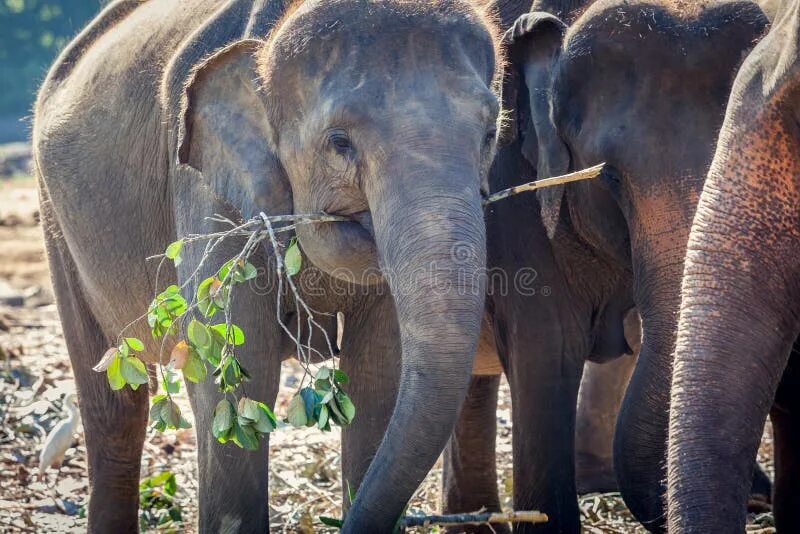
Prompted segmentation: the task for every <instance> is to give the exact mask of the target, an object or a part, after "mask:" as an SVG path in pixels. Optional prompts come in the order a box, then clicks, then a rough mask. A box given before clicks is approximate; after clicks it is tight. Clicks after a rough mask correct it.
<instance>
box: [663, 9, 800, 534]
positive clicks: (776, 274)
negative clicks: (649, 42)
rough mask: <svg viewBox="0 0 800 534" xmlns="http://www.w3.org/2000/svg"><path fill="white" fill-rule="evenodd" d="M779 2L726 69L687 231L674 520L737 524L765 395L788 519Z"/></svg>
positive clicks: (798, 93) (798, 67)
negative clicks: (742, 56)
mask: <svg viewBox="0 0 800 534" xmlns="http://www.w3.org/2000/svg"><path fill="white" fill-rule="evenodd" d="M784 7H785V11H784V15H783V16H781V18H780V20H779V21H778V22H776V23H775V25H774V26H773V27H772V29H771V30H770V32H769V34H768V35H767V36H766V37H765V38H764V39H763V40H762V41H761V42H760V43H759V44H758V45H757V46H756V47H755V49H754V50H753V51H752V53H750V55H749V56H748V57H747V59H746V60H745V62H744V63H743V65H742V67H741V69H740V70H739V73H738V75H737V77H736V81H735V83H734V85H733V89H732V92H731V96H730V100H729V103H728V108H727V112H726V115H725V121H724V123H723V126H722V130H721V133H720V137H719V142H718V144H717V148H716V153H715V155H714V159H713V162H712V164H711V169H710V171H709V173H708V178H707V180H706V182H705V187H704V189H703V192H702V194H701V196H700V200H699V204H698V207H697V213H696V214H695V217H694V222H693V224H692V229H691V234H690V237H689V244H688V249H687V254H686V261H685V266H684V276H683V285H682V289H681V304H680V316H679V322H678V333H677V341H676V349H675V362H674V370H673V375H672V377H673V388H672V396H671V405H670V423H669V455H668V506H669V524H670V529H671V531H672V530H673V529H674V531H675V532H735V531H741V530H742V529H743V528H744V525H745V518H746V503H747V490H748V488H749V479H750V476H751V474H752V472H753V465H754V461H755V456H756V451H757V450H758V446H759V443H760V441H761V433H762V428H763V424H764V419H765V417H766V416H767V413H768V412H769V410H770V407H772V406H773V400H774V401H775V412H773V417H772V420H773V432H774V435H775V440H776V442H775V447H774V451H775V465H776V478H775V497H774V501H773V502H774V512H775V520H776V527H777V529H778V531H779V532H796V531H797V530H798V528H799V526H800V525H798V521H797V509H796V503H797V500H796V481H797V475H796V471H795V469H796V467H794V466H795V465H796V463H794V462H796V460H791V458H792V454H796V453H797V447H796V439H797V438H796V436H797V434H796V428H797V426H796V425H797V419H796V418H797V409H796V401H793V403H792V404H786V405H784V404H783V397H785V395H782V390H785V393H786V394H788V397H789V398H790V399H791V398H796V392H797V378H796V376H797V373H796V370H795V371H792V369H796V365H795V364H793V363H791V364H789V367H788V368H787V362H789V361H792V362H793V361H795V360H796V353H797V351H796V347H795V350H794V351H792V343H793V342H795V339H796V338H797V336H798V333H800V321H799V320H798V317H800V307H798V303H800V284H798V281H800V264H798V251H800V220H799V219H798V211H797V207H798V205H800V131H798V119H797V118H798V116H799V115H798V114H799V113H800V62H798V59H797V58H798V37H800V26H799V24H800V2H797V1H793V2H787V3H786V5H785V6H784ZM790 352H791V353H792V356H791V359H790ZM782 376H783V378H782ZM782 380H783V381H786V382H787V383H786V384H785V385H784V384H783V383H781V381H782ZM779 383H781V387H780V388H779V387H778V385H779ZM776 391H777V392H778V394H777V397H776ZM793 405H794V407H793ZM700 470H702V471H700ZM699 472H701V473H702V476H700V477H698V473H699ZM792 488H793V489H794V491H792ZM787 490H788V491H787ZM786 493H788V495H786Z"/></svg>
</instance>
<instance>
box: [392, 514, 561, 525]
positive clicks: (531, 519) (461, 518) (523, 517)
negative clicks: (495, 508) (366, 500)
mask: <svg viewBox="0 0 800 534" xmlns="http://www.w3.org/2000/svg"><path fill="white" fill-rule="evenodd" d="M547 521H548V517H547V514H543V513H542V512H537V511H520V512H514V511H512V512H484V513H474V514H449V515H420V516H416V515H407V516H406V517H405V518H404V519H403V525H404V526H406V527H427V526H430V525H440V526H443V527H449V526H456V525H485V524H487V523H489V524H491V523H546V522H547Z"/></svg>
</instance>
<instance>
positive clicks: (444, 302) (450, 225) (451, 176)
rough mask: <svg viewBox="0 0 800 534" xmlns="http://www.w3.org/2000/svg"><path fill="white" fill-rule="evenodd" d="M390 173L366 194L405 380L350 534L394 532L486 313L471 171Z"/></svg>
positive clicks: (443, 433) (454, 401)
mask: <svg viewBox="0 0 800 534" xmlns="http://www.w3.org/2000/svg"><path fill="white" fill-rule="evenodd" d="M404 164H405V165H404ZM394 167H395V168H396V169H398V170H399V172H397V173H391V174H389V175H390V176H392V179H391V180H384V181H383V182H385V183H384V184H383V187H382V188H380V189H377V190H376V189H374V188H373V189H369V188H368V189H367V191H366V193H367V200H368V203H369V206H370V211H371V214H372V222H373V227H374V235H375V241H376V244H377V248H378V256H379V260H380V265H381V270H382V271H383V274H384V276H385V278H386V280H387V281H388V284H389V289H390V291H391V293H392V296H393V298H394V302H395V307H396V311H397V317H398V321H399V325H400V336H401V343H402V351H403V359H402V373H401V379H400V386H399V391H398V396H397V402H396V404H395V409H394V412H393V414H392V417H391V420H390V421H389V426H388V428H387V431H386V434H385V436H384V439H383V441H382V442H381V445H380V447H379V449H378V451H377V454H376V456H375V458H374V459H373V460H372V463H371V464H370V467H369V470H368V471H367V473H366V475H365V478H364V480H363V482H362V484H361V486H360V488H359V490H358V493H357V495H356V499H355V501H354V502H353V505H352V507H351V508H350V510H349V512H348V513H347V517H346V521H345V525H344V529H343V531H344V532H358V533H362V532H391V531H392V529H393V527H394V526H395V524H396V522H397V520H398V518H399V517H400V516H401V514H402V513H403V510H404V508H405V506H406V504H407V503H408V501H409V499H410V498H411V496H412V494H413V492H414V491H415V490H416V488H417V487H418V486H419V484H420V482H421V481H422V480H423V479H424V477H425V476H426V474H427V473H428V471H429V470H430V468H431V467H432V466H433V464H434V463H435V462H436V459H437V458H438V457H439V455H440V453H441V451H442V450H443V448H444V447H445V445H446V443H447V440H448V439H449V437H450V434H451V432H452V429H453V427H454V425H455V422H456V419H457V417H458V413H459V409H460V406H461V403H462V401H463V400H464V397H465V395H466V391H467V388H468V385H469V380H470V376H471V370H472V361H473V358H474V354H475V349H476V345H477V338H478V332H479V330H480V320H481V315H482V313H483V302H484V294H485V280H484V278H485V277H484V276H483V274H484V272H483V269H484V266H485V261H486V260H485V258H486V251H485V249H486V244H485V228H484V222H483V211H482V207H481V201H480V195H479V189H478V177H477V176H476V170H475V168H474V166H472V167H470V166H469V165H466V164H464V165H452V162H451V165H450V166H448V167H449V170H447V169H446V171H445V172H442V169H437V170H431V169H430V168H429V166H428V165H426V168H424V169H412V171H409V170H408V161H405V162H398V165H396V166H394ZM470 178H472V180H471V181H472V183H469V184H466V183H465V180H466V179H470Z"/></svg>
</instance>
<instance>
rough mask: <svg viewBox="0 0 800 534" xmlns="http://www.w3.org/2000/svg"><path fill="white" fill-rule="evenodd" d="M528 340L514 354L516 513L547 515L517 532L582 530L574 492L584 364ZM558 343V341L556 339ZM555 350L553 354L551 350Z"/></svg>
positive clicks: (511, 367)
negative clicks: (543, 520) (577, 410)
mask: <svg viewBox="0 0 800 534" xmlns="http://www.w3.org/2000/svg"><path fill="white" fill-rule="evenodd" d="M543 341H545V342H543V343H538V342H537V343H532V342H525V343H521V344H520V345H519V347H524V348H526V349H527V350H525V351H524V352H523V351H520V348H516V347H514V346H511V347H510V350H509V371H508V381H509V385H510V386H511V396H512V412H513V429H512V431H513V440H514V442H513V447H514V509H515V510H539V511H541V512H544V513H546V514H547V515H548V517H549V521H548V522H547V523H544V524H542V525H533V524H528V523H521V524H517V525H515V529H514V531H515V532H536V533H542V532H559V533H562V532H574V533H577V532H578V531H579V530H580V520H579V512H578V499H577V494H576V489H575V452H574V451H575V407H576V403H577V397H578V386H579V384H580V377H581V368H582V365H583V362H582V361H577V360H576V361H569V360H568V359H567V358H566V357H565V356H564V354H563V352H562V350H561V348H560V347H556V346H554V345H557V343H552V342H550V343H548V342H547V341H546V340H543ZM551 341H555V340H551ZM548 349H550V350H548Z"/></svg>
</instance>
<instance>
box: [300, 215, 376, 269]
mask: <svg viewBox="0 0 800 534" xmlns="http://www.w3.org/2000/svg"><path fill="white" fill-rule="evenodd" d="M326 213H329V214H331V215H341V216H344V217H348V218H349V219H351V220H350V221H344V222H331V223H322V224H316V225H302V226H300V227H298V230H297V234H298V237H299V238H300V243H301V246H302V248H303V251H304V252H305V253H306V254H307V255H308V257H309V260H311V262H312V263H313V264H314V265H315V266H317V267H318V268H320V269H322V270H323V271H325V272H327V273H328V274H330V275H332V276H333V277H334V278H338V279H340V280H343V281H346V282H351V283H356V284H359V285H373V284H377V283H381V282H382V281H383V275H382V274H381V272H380V267H379V265H378V257H377V245H376V243H375V234H374V229H373V222H372V214H371V213H370V212H369V210H360V211H345V210H329V211H328V210H326ZM309 227H310V228H309Z"/></svg>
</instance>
